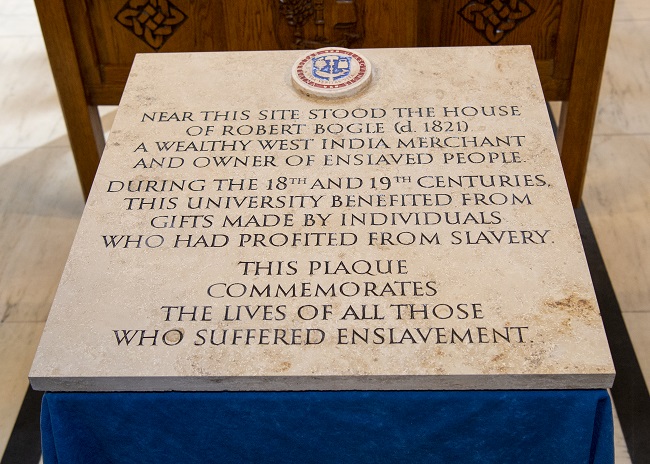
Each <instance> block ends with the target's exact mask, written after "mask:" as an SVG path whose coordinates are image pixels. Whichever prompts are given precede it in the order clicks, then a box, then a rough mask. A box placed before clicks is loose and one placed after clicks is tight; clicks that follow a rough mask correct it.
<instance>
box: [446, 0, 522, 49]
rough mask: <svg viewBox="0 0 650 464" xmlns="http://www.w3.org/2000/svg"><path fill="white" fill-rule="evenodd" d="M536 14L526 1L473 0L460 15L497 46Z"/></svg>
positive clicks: (462, 9) (461, 10)
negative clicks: (525, 20) (524, 21)
mask: <svg viewBox="0 0 650 464" xmlns="http://www.w3.org/2000/svg"><path fill="white" fill-rule="evenodd" d="M534 12H535V10H534V9H533V7H531V6H530V5H529V4H528V3H526V2H525V1H524V0H472V1H470V2H469V3H468V4H467V5H465V6H464V7H463V8H461V9H460V11H459V12H458V14H459V15H461V16H462V18H463V19H464V20H465V21H467V22H468V23H470V24H471V25H472V26H473V27H474V29H476V30H477V31H478V32H479V33H480V34H481V35H483V37H485V38H486V39H487V40H488V41H489V42H490V43H492V44H496V43H498V42H499V41H501V39H503V38H504V37H505V36H506V35H507V34H508V33H509V32H511V31H512V30H513V29H514V28H515V27H517V26H518V25H519V24H520V23H521V22H522V21H523V20H524V19H526V18H527V17H529V16H530V15H532V14H533V13H534Z"/></svg>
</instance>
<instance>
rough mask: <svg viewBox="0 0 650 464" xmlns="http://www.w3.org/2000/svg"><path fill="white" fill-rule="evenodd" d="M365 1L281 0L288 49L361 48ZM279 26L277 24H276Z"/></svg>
mask: <svg viewBox="0 0 650 464" xmlns="http://www.w3.org/2000/svg"><path fill="white" fill-rule="evenodd" d="M362 3H363V0H278V8H277V11H274V14H278V15H279V16H280V17H281V18H282V19H283V22H284V25H286V26H289V29H290V30H291V32H292V35H291V39H290V40H286V35H287V34H286V33H284V31H283V29H285V30H286V26H285V27H282V25H278V26H279V27H278V28H277V29H278V30H277V33H278V36H279V41H280V43H281V44H282V43H286V45H287V47H285V48H296V49H309V48H320V47H328V46H337V47H359V46H361V45H362V43H363V37H364V32H363V13H364V9H363V5H362ZM276 24H277V22H276Z"/></svg>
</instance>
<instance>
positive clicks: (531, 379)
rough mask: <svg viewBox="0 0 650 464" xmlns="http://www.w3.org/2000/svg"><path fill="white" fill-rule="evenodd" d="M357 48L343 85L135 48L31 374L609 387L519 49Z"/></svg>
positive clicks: (268, 386) (278, 60)
mask: <svg viewBox="0 0 650 464" xmlns="http://www.w3.org/2000/svg"><path fill="white" fill-rule="evenodd" d="M363 56H364V57H365V59H367V60H368V61H369V62H370V63H371V68H372V79H370V81H369V83H368V84H367V86H366V87H365V88H363V89H362V90H361V91H360V92H359V93H357V94H355V95H354V96H349V95H346V94H344V95H343V97H341V98H334V99H332V98H326V97H322V96H321V97H318V96H310V95H306V94H305V93H303V92H301V91H300V90H299V89H297V88H296V87H294V83H293V80H292V69H293V67H294V65H295V63H297V62H300V60H304V57H305V52H304V51H286V52H246V53H208V54H205V53H201V54H198V53H197V54H167V55H154V54H147V55H139V56H138V57H137V58H136V60H135V63H134V65H133V69H132V72H131V76H130V78H129V81H128V84H127V87H126V91H125V93H124V96H123V98H122V102H121V105H120V108H119V111H118V114H117V117H116V119H115V123H114V125H113V128H112V132H111V134H110V137H109V140H108V142H107V146H106V151H105V152H104V155H103V158H102V161H101V165H100V168H99V172H98V174H97V177H96V179H95V183H94V186H93V190H92V192H91V194H90V197H89V199H88V203H87V206H86V210H85V212H84V215H83V218H82V220H81V224H80V226H79V231H78V234H77V237H76V240H75V242H74V245H73V248H72V251H71V253H70V257H69V260H68V263H67V266H66V268H65V271H64V273H63V277H62V279H61V285H60V287H59V290H58V293H57V296H56V299H55V302H54V304H53V307H52V310H51V313H50V317H49V320H48V322H47V326H46V328H45V331H44V333H43V337H42V340H41V344H40V347H39V349H38V352H37V355H36V359H35V361H34V365H33V367H32V371H31V382H32V385H33V386H34V388H36V389H44V390H54V391H85V390H87V391H152V390H159V391H164V390H306V389H314V390H340V389H360V390H365V389H377V390H390V389H400V390H402V389H427V390H428V389H431V390H434V389H550V388H553V389H561V388H605V387H609V386H610V385H611V384H612V381H613V377H614V369H613V366H612V361H611V358H610V354H609V350H608V345H607V340H606V338H605V334H604V330H603V326H602V321H601V318H600V314H599V310H598V307H597V304H596V299H595V296H594V291H593V288H592V284H591V281H590V277H589V272H588V269H587V265H586V262H585V257H584V253H583V250H582V246H581V242H580V237H579V234H578V231H577V228H576V223H575V219H574V215H573V210H572V207H571V204H570V201H569V195H568V192H567V188H566V184H565V181H564V178H563V175H562V169H561V166H560V160H559V157H558V153H557V149H556V145H555V141H554V137H553V133H552V130H551V127H550V124H549V118H548V114H547V111H546V107H545V104H544V98H543V94H542V89H541V85H540V82H539V79H538V77H537V73H536V69H535V63H534V60H533V56H532V53H531V51H530V49H529V48H528V47H497V48H487V47H481V48H437V49H391V50H364V51H363ZM328 59H329V58H328ZM321 64H322V63H321ZM330 64H331V67H329V68H325V67H324V66H325V65H322V66H321V68H320V71H319V72H320V75H323V73H325V72H329V73H330V74H331V75H334V71H336V72H337V73H338V72H343V71H344V70H345V63H343V64H341V63H339V64H338V65H337V64H336V63H334V62H332V63H330ZM330 64H328V66H329V65H330ZM359 69H365V68H364V67H363V66H362V67H361V68H359ZM342 70H343V71H342ZM306 72H307V74H308V73H309V72H308V71H306ZM316 74H318V73H316Z"/></svg>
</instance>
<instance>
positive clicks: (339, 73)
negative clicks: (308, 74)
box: [311, 54, 350, 82]
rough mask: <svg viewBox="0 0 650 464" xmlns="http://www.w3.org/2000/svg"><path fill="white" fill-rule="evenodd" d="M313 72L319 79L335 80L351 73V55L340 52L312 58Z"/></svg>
mask: <svg viewBox="0 0 650 464" xmlns="http://www.w3.org/2000/svg"><path fill="white" fill-rule="evenodd" d="M311 63H312V74H313V76H314V77H317V78H319V79H325V80H327V81H329V82H334V81H337V80H340V79H343V78H345V77H347V76H349V75H350V57H349V56H341V55H338V54H332V55H325V56H317V57H314V58H312V59H311Z"/></svg>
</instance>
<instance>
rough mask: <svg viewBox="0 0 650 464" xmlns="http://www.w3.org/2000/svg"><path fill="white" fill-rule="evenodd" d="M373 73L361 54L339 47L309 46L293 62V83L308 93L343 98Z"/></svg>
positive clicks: (353, 92) (355, 91)
mask: <svg viewBox="0 0 650 464" xmlns="http://www.w3.org/2000/svg"><path fill="white" fill-rule="evenodd" d="M371 74H372V67H371V66H370V62H369V61H368V60H367V59H366V58H365V57H364V56H363V55H361V54H359V53H357V52H353V51H352V50H348V49H347V48H341V47H328V48H319V49H318V50H312V51H310V52H309V53H307V54H306V55H304V56H303V57H301V58H300V59H299V60H298V61H296V63H295V64H294V65H293V70H292V73H291V77H292V80H293V85H294V87H295V88H296V89H298V90H299V91H300V92H302V93H304V94H306V95H308V96H316V97H325V98H342V97H349V96H351V95H354V94H355V93H357V92H360V91H361V90H363V89H364V88H365V87H366V86H367V85H368V84H369V83H370V77H371Z"/></svg>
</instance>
